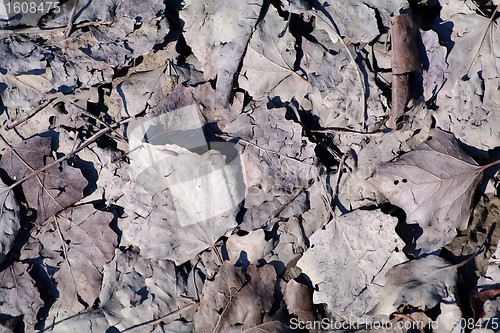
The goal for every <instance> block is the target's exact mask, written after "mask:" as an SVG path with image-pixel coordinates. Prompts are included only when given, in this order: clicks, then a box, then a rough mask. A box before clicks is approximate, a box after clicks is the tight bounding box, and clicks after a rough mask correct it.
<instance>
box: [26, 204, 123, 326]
mask: <svg viewBox="0 0 500 333" xmlns="http://www.w3.org/2000/svg"><path fill="white" fill-rule="evenodd" d="M113 217H114V216H113V214H111V213H107V212H102V211H98V210H96V209H95V208H94V207H93V206H92V205H91V204H87V205H83V206H77V207H72V208H69V209H66V210H64V211H63V212H62V213H60V214H59V215H58V216H56V217H54V220H53V221H52V223H50V224H48V225H46V226H44V228H43V229H42V230H40V231H39V233H38V234H37V235H36V236H33V237H35V238H30V240H29V242H28V244H27V247H28V248H33V249H38V255H39V256H41V257H42V258H43V261H44V264H45V265H48V266H50V267H52V268H53V269H55V270H56V272H55V274H54V275H53V278H54V280H55V282H56V284H57V290H58V293H59V295H58V298H57V300H56V302H55V304H54V305H52V307H51V312H52V314H51V315H54V316H57V315H56V314H59V313H61V312H62V313H65V314H67V313H71V314H77V313H79V312H81V311H83V310H85V309H88V308H91V307H92V305H94V303H95V302H96V299H97V298H98V297H99V291H100V289H101V283H102V275H103V266H104V265H105V264H106V263H108V262H109V261H111V259H112V258H113V254H114V248H115V247H116V245H117V243H118V239H117V238H118V237H117V235H116V234H115V233H114V231H113V230H112V229H111V228H110V227H109V224H110V223H111V221H112V219H113ZM30 253H31V254H32V255H34V254H36V251H33V250H32V251H31V252H30ZM58 319H59V318H58Z"/></svg>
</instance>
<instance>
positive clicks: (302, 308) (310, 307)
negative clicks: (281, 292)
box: [284, 280, 317, 322]
mask: <svg viewBox="0 0 500 333" xmlns="http://www.w3.org/2000/svg"><path fill="white" fill-rule="evenodd" d="M312 295H313V290H312V289H311V288H309V287H307V286H305V285H303V284H300V283H298V282H296V281H295V280H290V281H288V283H287V284H286V289H285V296H284V300H285V302H286V306H287V308H288V311H289V312H290V313H291V314H293V315H296V316H297V318H298V319H299V320H301V321H303V322H307V321H309V322H312V321H314V320H316V318H317V316H316V310H315V309H314V304H313V301H312Z"/></svg>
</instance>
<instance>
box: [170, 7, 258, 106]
mask: <svg viewBox="0 0 500 333" xmlns="http://www.w3.org/2000/svg"><path fill="white" fill-rule="evenodd" d="M262 4H263V1H262V0H257V1H255V0H246V1H238V2H235V3H234V4H233V6H227V5H226V3H224V1H208V0H203V1H194V2H188V3H186V6H185V7H184V9H183V10H182V11H180V13H179V14H180V18H181V19H182V20H183V21H184V22H185V25H184V29H183V30H184V37H185V38H186V42H187V43H188V45H190V47H191V49H192V51H193V53H194V55H195V56H196V57H197V58H198V59H199V60H200V62H201V63H202V66H203V70H204V72H205V76H206V79H207V80H209V79H213V78H217V83H216V91H217V94H216V98H215V101H216V103H217V104H219V105H222V106H224V107H226V106H227V105H228V104H229V100H230V99H231V93H232V89H233V80H234V77H235V74H236V72H237V71H238V68H239V66H240V64H241V60H242V58H243V55H244V54H245V51H246V49H247V44H248V41H249V40H250V37H251V36H252V33H253V31H254V29H255V25H256V24H257V20H258V19H259V15H260V12H261V8H262ZM242 13H244V15H241V14H242Z"/></svg>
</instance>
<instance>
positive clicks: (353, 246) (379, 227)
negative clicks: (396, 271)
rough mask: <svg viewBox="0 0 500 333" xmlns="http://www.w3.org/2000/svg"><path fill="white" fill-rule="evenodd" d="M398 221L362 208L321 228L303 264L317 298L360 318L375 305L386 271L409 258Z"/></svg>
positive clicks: (331, 310)
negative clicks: (398, 230) (406, 255)
mask: <svg viewBox="0 0 500 333" xmlns="http://www.w3.org/2000/svg"><path fill="white" fill-rule="evenodd" d="M396 224H397V221H396V219H395V218H393V217H391V216H389V215H386V214H384V213H382V212H381V211H380V210H377V211H366V210H356V211H353V212H351V213H348V214H345V215H343V216H341V217H339V218H336V219H335V220H332V221H331V222H330V223H329V224H327V225H326V226H325V227H324V228H323V229H320V230H318V231H316V232H315V233H314V234H313V235H312V236H311V237H310V238H309V242H310V244H311V247H310V248H309V249H307V250H306V251H305V253H304V255H303V256H302V258H300V260H299V261H298V263H297V266H298V267H299V268H300V269H302V273H303V274H305V275H307V276H308V277H309V279H310V280H311V283H312V285H313V286H315V287H316V288H317V290H315V292H314V295H313V300H314V303H315V304H319V303H325V304H326V305H327V306H328V311H329V313H335V314H337V315H339V316H356V317H360V316H361V315H363V314H364V313H366V311H368V310H370V309H371V308H372V307H373V306H374V305H375V304H376V302H377V301H376V298H377V296H378V295H380V289H381V287H380V284H381V283H382V281H383V274H384V272H385V271H387V270H388V269H389V268H390V267H391V266H393V265H396V264H398V263H401V262H403V261H404V260H405V259H406V257H405V256H404V254H403V253H402V251H401V249H402V248H403V242H402V241H401V239H400V238H399V237H398V235H397V234H396V232H395V231H394V227H395V226H396ZM382 235H383V236H382ZM382 284H383V283H382Z"/></svg>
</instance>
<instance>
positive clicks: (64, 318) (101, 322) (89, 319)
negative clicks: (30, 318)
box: [45, 309, 111, 333]
mask: <svg viewBox="0 0 500 333" xmlns="http://www.w3.org/2000/svg"><path fill="white" fill-rule="evenodd" d="M109 328H110V325H109V323H108V321H107V320H106V317H105V316H104V312H103V311H102V310H100V309H98V310H94V311H90V312H83V313H79V314H78V315H76V316H75V315H72V314H70V313H65V312H63V311H61V312H60V316H58V317H57V321H55V322H53V323H51V325H50V326H49V325H47V327H46V328H45V330H47V332H50V333H75V332H82V333H83V332H85V333H102V332H106V330H108V329H109ZM110 331H111V330H110Z"/></svg>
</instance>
